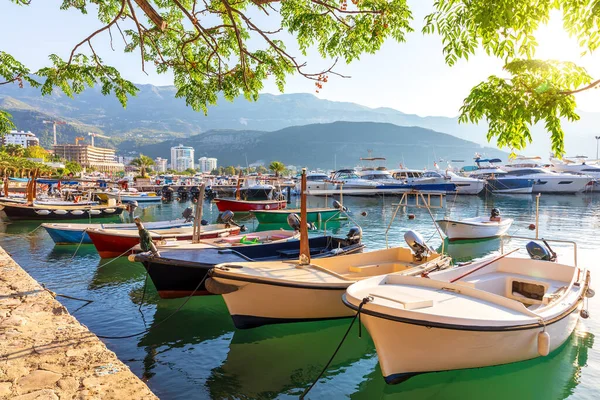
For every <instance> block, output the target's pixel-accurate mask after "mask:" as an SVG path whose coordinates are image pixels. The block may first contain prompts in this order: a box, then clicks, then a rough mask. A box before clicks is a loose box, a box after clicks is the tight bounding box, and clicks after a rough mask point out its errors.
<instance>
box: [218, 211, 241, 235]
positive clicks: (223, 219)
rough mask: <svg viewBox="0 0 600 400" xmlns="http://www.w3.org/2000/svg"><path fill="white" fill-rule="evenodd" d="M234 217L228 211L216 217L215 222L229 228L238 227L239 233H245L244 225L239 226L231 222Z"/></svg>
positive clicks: (231, 212)
mask: <svg viewBox="0 0 600 400" xmlns="http://www.w3.org/2000/svg"><path fill="white" fill-rule="evenodd" d="M234 215H235V214H234V213H233V211H230V210H227V211H223V212H222V213H221V214H219V216H218V217H217V222H218V223H221V224H225V225H227V226H230V225H233V226H239V227H240V231H242V232H245V231H246V226H245V225H239V224H238V223H237V222H235V221H234V220H233V217H234Z"/></svg>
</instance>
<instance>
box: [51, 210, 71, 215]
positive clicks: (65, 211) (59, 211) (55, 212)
mask: <svg viewBox="0 0 600 400" xmlns="http://www.w3.org/2000/svg"><path fill="white" fill-rule="evenodd" d="M67 213H68V211H67V210H54V214H58V215H65V214H67Z"/></svg>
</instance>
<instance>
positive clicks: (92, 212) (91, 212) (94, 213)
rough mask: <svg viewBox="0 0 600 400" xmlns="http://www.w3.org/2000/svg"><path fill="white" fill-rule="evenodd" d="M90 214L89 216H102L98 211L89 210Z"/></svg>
mask: <svg viewBox="0 0 600 400" xmlns="http://www.w3.org/2000/svg"><path fill="white" fill-rule="evenodd" d="M90 214H91V215H98V214H102V211H100V210H90Z"/></svg>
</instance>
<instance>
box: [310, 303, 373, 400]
mask: <svg viewBox="0 0 600 400" xmlns="http://www.w3.org/2000/svg"><path fill="white" fill-rule="evenodd" d="M372 300H373V298H372V297H371V296H367V297H365V298H364V299H362V301H361V302H360V305H359V306H358V310H357V311H356V314H355V315H354V318H352V321H351V322H350V326H349V327H348V329H347V330H346V333H345V334H344V337H342V340H341V342H340V344H338V346H337V348H336V349H335V351H334V352H333V355H332V356H331V358H330V359H329V361H327V364H325V367H324V368H323V370H322V371H321V373H320V374H319V376H318V377H317V379H315V380H314V382H313V383H312V384H311V385H310V386H309V387H307V388H306V389H305V390H304V392H303V393H302V394H301V395H300V400H302V399H304V397H306V395H307V394H308V392H310V391H311V389H312V388H313V387H314V386H315V385H316V384H317V382H318V381H319V379H321V377H322V376H323V374H324V373H325V371H327V369H328V368H329V365H331V362H332V361H333V359H334V358H335V356H336V355H337V353H338V351H339V350H340V348H341V347H342V345H343V344H344V341H345V340H346V338H347V337H348V334H349V333H350V330H351V329H352V326H353V325H354V322H355V321H356V318H358V337H362V330H361V323H360V313H361V311H362V308H363V306H364V305H365V304H367V303H368V302H370V301H372Z"/></svg>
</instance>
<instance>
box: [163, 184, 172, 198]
mask: <svg viewBox="0 0 600 400" xmlns="http://www.w3.org/2000/svg"><path fill="white" fill-rule="evenodd" d="M162 199H163V200H164V201H173V188H172V187H171V186H163V188H162Z"/></svg>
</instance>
